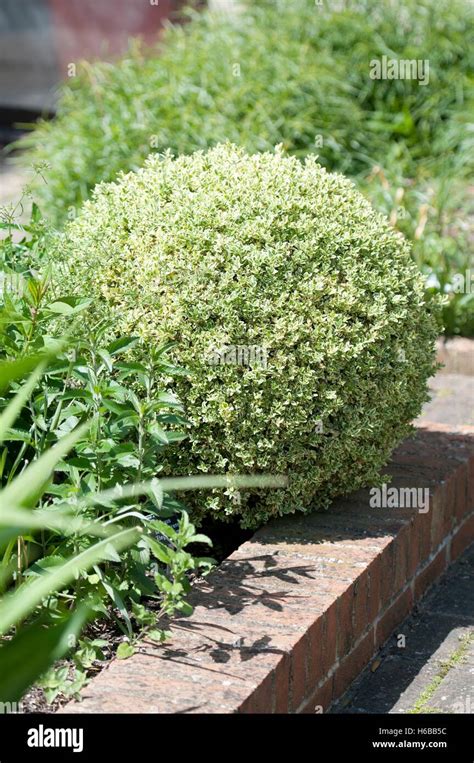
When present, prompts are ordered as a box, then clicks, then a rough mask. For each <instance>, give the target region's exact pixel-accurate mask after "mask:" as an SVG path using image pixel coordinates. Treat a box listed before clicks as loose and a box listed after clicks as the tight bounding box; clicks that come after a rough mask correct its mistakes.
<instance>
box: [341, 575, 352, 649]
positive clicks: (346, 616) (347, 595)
mask: <svg viewBox="0 0 474 763" xmlns="http://www.w3.org/2000/svg"><path fill="white" fill-rule="evenodd" d="M353 601H354V585H353V584H352V585H350V586H349V587H348V588H347V590H346V591H345V592H344V593H343V594H342V596H340V597H339V599H338V600H337V657H338V659H341V657H345V655H346V654H348V653H349V652H350V650H351V646H352V643H353V640H354V630H353V624H352V611H353Z"/></svg>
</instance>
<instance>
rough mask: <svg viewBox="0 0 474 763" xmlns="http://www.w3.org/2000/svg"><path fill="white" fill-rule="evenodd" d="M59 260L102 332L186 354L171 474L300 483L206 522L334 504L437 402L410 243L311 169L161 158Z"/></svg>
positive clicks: (246, 496)
mask: <svg viewBox="0 0 474 763" xmlns="http://www.w3.org/2000/svg"><path fill="white" fill-rule="evenodd" d="M57 259H58V263H57V266H56V268H55V279H56V280H57V282H58V283H59V284H61V285H62V286H64V285H67V286H68V288H70V287H72V288H73V289H74V290H77V291H78V292H79V293H87V294H88V295H89V296H90V297H92V298H93V302H92V306H91V308H90V311H91V312H90V315H89V320H90V321H94V320H96V319H97V318H103V317H104V316H108V317H109V318H110V319H111V321H112V325H113V326H114V328H115V330H116V331H117V332H118V333H130V332H131V333H133V334H138V335H141V336H142V337H143V338H146V339H147V341H148V342H150V341H151V342H153V341H155V342H157V343H161V342H162V341H164V340H172V341H175V342H176V343H177V344H176V349H175V351H174V352H175V360H176V362H178V363H179V364H180V365H182V366H184V367H185V368H187V369H189V375H187V376H186V375H185V376H182V377H178V378H177V380H176V383H175V386H176V392H177V394H178V395H179V397H180V399H181V400H182V401H183V404H184V408H185V412H186V415H187V418H188V419H189V422H190V429H189V442H188V446H187V447H184V446H182V447H181V448H180V449H179V452H177V453H176V455H175V456H173V458H175V459H176V460H174V461H173V463H172V464H169V465H168V466H169V468H170V469H171V468H172V469H173V473H174V474H181V473H182V474H185V473H186V474H189V473H200V472H203V473H206V472H217V473H221V472H226V473H242V472H245V473H249V472H255V473H259V472H270V473H275V474H287V475H288V477H289V486H288V489H285V490H275V491H272V492H271V493H264V492H263V491H262V492H260V493H259V492H258V491H257V492H253V493H248V492H245V493H242V495H239V494H238V493H235V492H233V491H232V490H229V491H228V492H227V494H226V495H225V496H222V495H217V494H209V493H207V494H202V495H200V496H199V498H198V499H195V500H194V502H193V503H192V504H191V507H192V509H193V513H194V518H197V519H199V518H200V517H202V516H203V515H205V514H206V513H208V512H212V513H215V514H217V515H218V516H220V517H228V516H230V515H232V514H237V515H240V516H241V520H242V524H243V525H244V526H255V525H258V524H260V523H262V522H264V521H266V520H268V519H269V518H270V517H272V516H275V515H281V514H286V513H291V512H294V511H297V510H302V511H309V510H315V509H323V508H326V507H327V506H328V503H329V501H330V500H331V498H333V497H334V496H337V495H339V494H343V493H346V492H348V491H351V490H353V489H356V488H358V487H360V486H362V485H366V484H369V483H373V482H374V481H377V479H378V478H377V475H378V472H379V469H380V468H381V466H382V465H383V464H384V462H386V460H387V458H388V456H389V454H390V452H391V450H392V449H393V448H394V446H395V445H396V444H397V443H398V442H399V441H400V439H402V438H403V437H404V436H405V435H406V434H407V433H408V432H409V430H410V426H409V422H410V421H411V420H412V419H413V418H414V417H415V416H416V415H417V414H418V413H419V411H420V407H421V405H422V403H423V402H424V401H425V400H426V399H427V393H426V380H427V378H428V377H429V376H430V374H431V373H432V370H433V357H434V349H433V344H434V339H435V337H436V335H437V326H436V320H435V315H434V314H435V312H436V309H435V308H436V300H433V303H432V304H427V303H426V298H425V296H424V288H423V282H422V279H421V278H420V276H419V274H418V271H417V269H416V266H415V265H414V264H413V263H412V261H411V258H410V253H409V246H408V244H407V243H406V242H405V240H404V239H403V237H402V236H401V234H399V233H397V232H395V231H394V230H393V228H391V226H390V225H389V223H388V222H387V221H386V220H385V218H383V217H382V216H381V215H379V214H378V213H376V212H375V211H374V210H373V209H372V208H371V206H370V204H369V203H368V202H367V201H366V200H365V199H364V198H363V197H362V195H361V194H360V193H359V192H358V191H357V190H356V189H355V187H354V185H353V184H352V183H351V181H349V180H347V179H345V178H344V177H342V176H340V175H334V174H329V173H327V172H326V170H325V169H323V168H322V167H321V166H320V165H318V164H317V162H316V160H315V158H314V157H309V158H307V159H306V160H305V162H304V164H303V163H301V162H300V161H299V160H298V159H296V158H294V157H285V156H284V155H283V154H282V153H281V152H279V151H277V152H276V153H265V154H256V155H253V156H249V155H247V154H246V153H245V152H244V151H243V150H242V149H238V148H236V147H234V146H231V145H221V146H218V147H216V148H214V149H212V150H210V151H209V152H207V153H205V152H197V153H195V154H193V155H191V156H182V157H179V158H177V159H173V158H172V157H171V156H170V155H166V156H164V157H157V156H153V157H150V158H149V160H148V161H147V162H146V164H145V167H144V168H143V169H141V170H139V171H138V172H137V173H130V174H128V175H125V176H122V177H121V178H120V179H119V180H118V182H116V183H110V184H102V185H100V186H98V187H97V189H96V190H95V192H94V195H93V199H92V201H88V202H86V203H85V205H84V206H83V210H82V212H81V214H80V215H79V216H78V217H77V218H76V220H75V221H73V222H71V223H70V224H69V225H68V226H67V228H66V231H65V234H64V235H63V237H62V240H61V242H60V245H59V246H58V254H57ZM221 360H222V361H223V362H221ZM189 505H190V504H189V502H188V506H189Z"/></svg>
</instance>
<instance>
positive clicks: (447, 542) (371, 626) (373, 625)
mask: <svg viewBox="0 0 474 763" xmlns="http://www.w3.org/2000/svg"><path fill="white" fill-rule="evenodd" d="M473 516H474V509H473V510H472V511H471V512H470V513H469V514H466V515H464V517H463V520H462V522H460V523H459V524H456V525H455V527H454V528H453V529H452V530H451V531H450V532H449V533H448V534H447V535H446V536H445V538H443V540H442V542H441V543H440V544H439V545H438V546H437V547H436V548H435V549H434V550H433V551H432V552H431V553H430V555H429V556H428V558H427V559H426V560H425V561H424V562H422V563H421V564H419V565H418V566H417V568H416V569H415V572H414V573H413V575H412V576H411V577H410V578H409V580H407V582H406V584H405V585H404V586H403V588H401V589H400V590H399V591H398V592H397V593H396V594H394V595H393V596H392V598H391V599H390V600H389V601H388V602H387V604H386V605H385V607H384V608H383V610H381V611H380V612H379V614H378V615H377V616H376V617H375V618H374V620H372V621H371V622H370V623H368V625H367V628H366V629H365V630H364V632H363V633H362V634H361V635H360V636H359V638H358V639H356V641H355V642H354V644H353V645H352V647H351V650H350V651H349V652H348V654H346V655H344V657H342V658H339V657H336V660H335V662H334V663H333V665H332V666H331V668H330V669H329V670H328V672H327V673H326V674H325V675H324V676H323V677H322V678H321V679H320V680H319V681H318V683H317V684H316V686H315V688H314V690H313V691H312V692H311V693H310V694H309V695H308V696H306V697H304V699H303V700H302V702H301V703H300V705H299V707H298V708H297V709H296V710H295V711H294V712H295V713H296V714H298V713H300V712H301V711H302V710H303V709H304V708H305V707H306V706H307V705H308V703H310V702H311V699H312V698H313V697H314V696H315V695H316V694H317V693H318V692H319V691H320V690H321V689H322V687H323V686H324V684H325V683H327V681H329V680H330V679H331V678H333V676H334V675H335V674H336V673H337V671H338V670H339V668H340V666H341V664H342V663H343V662H344V660H346V659H347V658H348V657H350V655H351V654H353V652H355V651H356V649H358V647H359V646H360V644H361V643H362V642H363V641H364V640H365V639H366V638H367V636H368V635H369V634H370V631H371V630H373V632H374V645H373V646H374V651H373V655H374V654H375V653H376V652H377V649H376V645H377V626H378V625H379V623H380V622H381V620H382V618H383V617H384V616H385V614H386V613H387V612H388V610H389V609H390V608H391V607H392V606H393V605H394V604H395V603H396V602H397V600H398V599H400V598H401V597H402V596H404V595H405V594H406V592H407V591H409V590H411V591H412V594H413V597H414V593H415V581H416V579H417V578H418V577H419V575H420V574H422V573H423V572H424V571H425V570H426V569H427V568H428V567H429V566H430V564H431V563H432V562H433V561H434V559H435V558H436V557H437V556H438V554H439V553H440V552H441V551H442V550H443V549H446V561H447V562H448V563H449V560H450V547H451V542H452V539H453V538H454V537H455V535H456V534H457V533H458V532H459V530H461V529H462V528H463V526H464V525H465V524H466V523H467V522H468V521H470V520H471V519H472V517H473ZM397 537H398V536H395V537H394V538H393V540H392V543H390V544H389V546H387V549H388V548H390V546H391V545H392V544H393V543H395V542H396V539H397ZM384 550H385V549H384ZM382 556H383V552H382ZM430 588H431V586H428V588H427V589H426V591H424V593H423V595H422V596H421V597H420V599H419V601H420V600H421V599H422V598H424V596H425V594H426V593H427V592H428V590H429V589H430Z"/></svg>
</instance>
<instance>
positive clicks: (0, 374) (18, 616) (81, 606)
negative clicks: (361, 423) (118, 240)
mask: <svg viewBox="0 0 474 763" xmlns="http://www.w3.org/2000/svg"><path fill="white" fill-rule="evenodd" d="M33 218H34V219H33V220H32V222H31V223H29V224H27V225H25V226H20V225H19V224H18V223H15V222H14V221H13V219H10V220H9V228H8V232H7V236H6V237H5V238H4V239H3V241H2V242H0V259H1V268H0V275H3V284H2V285H3V288H2V291H1V292H0V336H1V345H0V700H1V701H2V702H17V701H18V700H19V699H20V698H21V696H22V695H23V694H24V692H25V691H26V690H27V689H28V687H29V686H30V685H31V683H32V682H33V681H35V680H39V683H40V685H41V686H42V687H43V690H44V693H45V696H46V698H47V699H48V701H50V702H52V701H53V700H54V699H55V698H56V697H57V696H58V694H61V695H63V696H73V695H76V694H77V692H78V691H79V690H80V689H81V687H82V686H83V685H84V683H85V682H86V681H87V680H88V675H89V672H90V670H91V668H92V667H93V666H95V665H96V663H97V661H100V660H101V659H102V658H103V652H102V647H106V648H107V650H108V652H109V653H110V645H109V643H108V641H107V639H97V638H94V637H93V636H91V635H88V633H89V631H88V630H87V629H89V630H90V627H92V626H91V625H88V624H87V623H88V622H89V621H95V620H97V619H101V618H102V619H107V620H109V621H111V622H115V624H116V627H117V628H118V629H119V632H120V631H121V632H122V634H123V635H122V639H123V640H122V642H121V643H120V645H119V646H118V649H117V656H118V657H119V658H125V657H127V656H130V654H133V652H134V651H135V648H136V643H137V639H138V636H139V635H140V633H142V634H143V631H144V630H145V632H146V633H147V635H148V637H149V638H153V639H155V640H156V639H158V640H159V641H163V640H165V639H166V638H167V636H168V632H167V631H166V629H165V628H164V627H163V626H162V624H161V620H162V617H163V616H164V615H167V616H168V617H170V616H172V615H173V614H174V612H176V611H177V612H179V613H180V614H181V615H186V614H190V612H191V611H192V610H191V607H190V605H189V604H188V602H187V594H188V593H189V591H190V585H191V576H192V575H194V576H195V575H202V574H205V573H206V572H207V571H209V569H210V568H211V566H212V560H211V559H209V558H207V557H199V556H196V555H195V554H191V553H189V550H188V547H189V546H190V544H193V547H195V544H196V543H200V544H210V540H209V539H208V538H207V537H206V536H203V535H199V534H197V533H196V532H195V528H194V526H193V525H192V523H191V522H190V521H189V519H188V515H187V513H186V511H185V510H184V508H183V505H182V504H181V503H179V502H178V501H177V500H176V499H175V498H174V497H173V493H174V491H175V490H176V489H177V488H179V489H180V491H183V490H184V491H186V490H191V489H194V488H196V487H205V488H207V489H209V488H214V487H224V488H225V487H227V486H228V485H229V484H231V483H232V484H233V479H234V478H232V480H231V479H230V478H228V477H225V476H220V477H208V478H204V482H203V477H201V476H198V477H197V478H186V477H185V478H183V477H180V478H179V479H177V480H173V478H168V479H164V480H161V479H160V480H159V479H158V478H157V477H158V475H159V474H160V472H161V470H162V461H161V459H162V453H163V450H164V448H165V447H170V446H172V445H173V444H177V443H179V442H180V441H181V439H182V438H183V436H184V435H183V431H182V428H183V426H184V424H185V420H184V418H183V416H182V409H181V405H180V403H179V402H178V400H177V399H176V397H175V395H173V394H172V393H171V391H170V390H169V389H168V382H169V380H170V379H172V378H174V377H175V376H177V375H180V374H182V373H184V372H183V370H182V369H179V368H177V367H176V366H174V365H172V364H171V363H170V362H169V361H168V360H167V353H168V352H169V349H170V348H169V346H156V345H153V346H152V347H151V349H149V350H148V351H144V352H143V353H142V354H143V355H144V360H143V362H142V363H138V362H132V361H131V360H130V359H127V353H130V350H131V348H132V347H133V346H134V345H135V344H136V343H137V339H136V338H133V337H128V336H127V337H121V338H118V339H116V340H114V341H112V342H106V341H105V339H104V334H105V331H106V326H104V325H102V324H99V325H95V326H93V327H91V328H90V331H89V332H88V333H87V334H83V337H82V339H80V340H77V339H76V340H75V341H71V338H70V337H69V338H64V337H63V335H64V334H65V333H67V332H69V334H74V333H77V326H76V324H75V321H76V320H77V319H79V318H83V316H82V313H81V311H84V309H85V308H86V307H87V306H88V305H89V303H90V300H84V299H82V298H76V297H67V296H66V297H61V296H59V295H58V294H57V293H56V292H55V291H54V289H53V287H52V283H51V279H50V278H49V276H48V273H47V271H46V272H44V270H42V269H41V266H44V262H43V259H44V258H43V250H44V248H45V247H46V246H47V244H46V239H47V240H48V241H50V238H49V236H50V232H48V233H47V232H46V231H45V227H44V226H43V225H42V224H41V217H40V214H39V211H38V210H37V209H36V208H34V209H33ZM22 231H23V233H25V236H24V237H22V236H21V235H20V236H19V237H18V236H14V232H15V233H16V234H18V233H20V234H21V233H22ZM36 268H40V269H39V270H38V269H36ZM58 332H59V333H58ZM143 349H144V348H143ZM28 374H30V376H29V378H28V380H27V381H26V382H23V381H22V380H23V378H24V377H25V376H26V375H28ZM239 479H240V480H241V482H242V485H241V486H242V487H243V488H245V486H246V478H239ZM267 482H269V483H270V484H271V483H272V480H269V481H268V480H267ZM273 482H274V481H273ZM249 484H250V486H252V485H253V484H255V478H253V479H252V478H250V479H249ZM257 484H259V485H260V486H262V487H263V486H264V485H265V484H266V483H265V478H257ZM170 516H172V517H173V521H172V523H171V524H169V522H170V520H169V517H170ZM84 628H86V631H85V633H84ZM81 633H82V634H83V635H82V637H81V635H80V634H81ZM66 658H67V660H68V661H67V662H66V663H64V661H62V662H61V660H64V659H66ZM58 661H59V662H58Z"/></svg>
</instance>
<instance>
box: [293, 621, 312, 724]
mask: <svg viewBox="0 0 474 763" xmlns="http://www.w3.org/2000/svg"><path fill="white" fill-rule="evenodd" d="M309 647H310V644H309V638H308V635H307V634H306V635H305V636H303V638H302V639H300V640H299V641H298V643H297V644H295V646H294V647H293V649H292V650H291V667H290V704H289V708H290V712H292V713H293V712H295V711H296V710H297V709H298V708H299V706H300V705H301V703H302V702H303V700H304V697H305V690H306V685H307V678H306V662H307V658H308V653H309Z"/></svg>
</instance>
